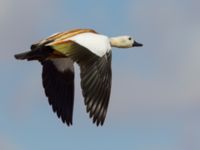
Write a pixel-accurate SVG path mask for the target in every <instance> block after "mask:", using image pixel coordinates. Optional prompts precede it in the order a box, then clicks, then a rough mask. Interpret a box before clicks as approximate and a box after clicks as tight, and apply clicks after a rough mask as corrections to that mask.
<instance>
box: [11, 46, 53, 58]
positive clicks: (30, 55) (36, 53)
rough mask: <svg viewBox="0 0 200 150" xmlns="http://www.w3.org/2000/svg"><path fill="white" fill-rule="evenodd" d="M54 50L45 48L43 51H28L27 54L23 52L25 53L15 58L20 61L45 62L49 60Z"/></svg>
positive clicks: (16, 55)
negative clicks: (44, 60)
mask: <svg viewBox="0 0 200 150" xmlns="http://www.w3.org/2000/svg"><path fill="white" fill-rule="evenodd" d="M52 51H53V50H52V49H51V48H49V47H45V48H43V49H41V48H38V49H35V50H31V51H27V52H23V53H19V54H15V55H14V56H15V58H16V59H19V60H24V59H26V60H29V61H30V60H43V59H45V58H47V57H48V56H49V55H50V54H51V52H52Z"/></svg>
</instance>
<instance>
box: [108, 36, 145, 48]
mask: <svg viewBox="0 0 200 150" xmlns="http://www.w3.org/2000/svg"><path fill="white" fill-rule="evenodd" d="M110 44H111V46H112V47H118V48H131V47H140V46H143V44H140V43H138V42H136V41H135V40H134V39H133V38H132V37H130V36H118V37H112V38H110Z"/></svg>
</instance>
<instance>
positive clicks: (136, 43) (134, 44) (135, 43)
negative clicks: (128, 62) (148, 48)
mask: <svg viewBox="0 0 200 150" xmlns="http://www.w3.org/2000/svg"><path fill="white" fill-rule="evenodd" d="M141 46H143V44H141V43H138V42H136V41H135V42H134V43H133V47H141Z"/></svg>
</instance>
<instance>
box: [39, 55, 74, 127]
mask: <svg viewBox="0 0 200 150" xmlns="http://www.w3.org/2000/svg"><path fill="white" fill-rule="evenodd" d="M57 61H59V64H60V65H64V64H65V66H64V67H62V66H61V67H62V70H61V69H60V70H59V69H58V67H59V66H58V65H59V64H58V63H57ZM61 63H63V64H61ZM42 65H43V70H42V79H43V87H44V90H45V94H46V96H47V97H48V100H49V104H50V105H52V108H53V111H54V112H56V113H57V116H58V117H59V118H61V119H62V121H63V122H64V123H67V125H68V126H69V125H72V118H73V105H74V66H73V61H72V60H71V59H70V58H60V59H59V60H58V59H57V60H56V59H55V60H54V61H50V60H46V61H43V62H42Z"/></svg>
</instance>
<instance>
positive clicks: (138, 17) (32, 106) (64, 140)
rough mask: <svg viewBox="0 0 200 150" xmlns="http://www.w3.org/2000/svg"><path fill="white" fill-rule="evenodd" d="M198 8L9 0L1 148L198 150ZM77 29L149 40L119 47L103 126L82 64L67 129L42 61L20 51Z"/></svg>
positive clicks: (1, 1) (160, 0)
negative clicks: (83, 87) (89, 98)
mask: <svg viewBox="0 0 200 150" xmlns="http://www.w3.org/2000/svg"><path fill="white" fill-rule="evenodd" d="M199 6H200V2H199V1H198V0H190V1H189V0H182V1H180V0H168V1H166V0H151V1H147V0H124V1H119V0H110V1H106V0H101V1H92V0H85V1H78V0H68V1H65V0H58V1H53V0H49V1H48V0H42V1H41V0H34V1H28V0H20V1H15V0H0V33H1V34H0V40H1V46H0V49H1V51H0V66H1V69H0V74H1V78H0V83H1V84H0V90H1V93H0V149H2V150H27V149H28V150H35V149H39V150H40V149H48V150H54V149H77V150H78V149H87V150H90V149H91V150H92V149H95V150H102V149H104V150H107V149H116V150H121V149H126V150H199V149H200V119H199V116H200V92H199V91H200V59H199V58H200V44H199V39H200V20H199V14H200V9H199V8H200V7H199ZM72 28H93V29H95V30H96V31H97V32H100V33H102V34H105V35H108V36H116V35H125V34H128V35H131V36H133V37H134V38H135V39H136V40H137V41H138V42H141V43H143V44H144V47H143V48H135V49H115V48H114V49H113V88H112V94H111V100H110V105H109V110H108V114H107V118H106V121H105V124H104V126H103V127H98V128H97V127H96V126H95V125H93V124H92V121H91V120H90V119H89V117H88V114H86V112H85V106H84V103H83V98H82V96H81V92H80V84H79V81H80V79H79V70H78V67H76V71H77V74H76V94H75V109H74V125H73V126H72V127H70V128H68V127H67V126H66V125H64V124H62V123H61V121H60V120H59V119H58V118H57V117H56V115H55V114H53V112H52V110H51V107H50V106H49V105H48V102H47V98H46V97H45V95H44V92H43V87H42V83H41V66H40V64H39V63H38V62H26V61H16V60H15V59H14V58H13V55H14V54H15V53H18V52H21V51H24V50H28V49H29V46H30V45H31V43H33V42H35V41H37V40H40V39H42V38H44V37H47V36H49V35H51V34H53V33H55V32H59V31H64V30H68V29H72Z"/></svg>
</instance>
